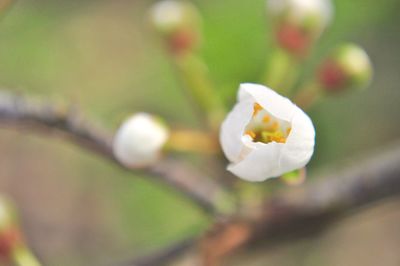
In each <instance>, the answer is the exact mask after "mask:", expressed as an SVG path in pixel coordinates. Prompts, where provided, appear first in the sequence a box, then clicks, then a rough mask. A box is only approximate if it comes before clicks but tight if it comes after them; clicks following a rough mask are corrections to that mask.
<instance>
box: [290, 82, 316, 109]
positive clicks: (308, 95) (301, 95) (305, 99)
mask: <svg viewBox="0 0 400 266" xmlns="http://www.w3.org/2000/svg"><path fill="white" fill-rule="evenodd" d="M322 92H323V90H322V89H321V87H320V86H319V85H318V84H317V83H316V82H311V83H309V84H307V85H306V86H304V87H303V88H302V89H300V90H299V92H298V93H297V94H296V95H295V97H294V102H295V103H296V104H297V105H298V106H299V107H300V108H302V109H303V110H307V109H309V108H311V107H312V106H313V105H314V104H315V103H316V102H317V101H318V100H319V99H320V98H321V96H322Z"/></svg>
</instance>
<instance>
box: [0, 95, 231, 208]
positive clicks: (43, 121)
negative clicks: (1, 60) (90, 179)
mask: <svg viewBox="0 0 400 266" xmlns="http://www.w3.org/2000/svg"><path fill="white" fill-rule="evenodd" d="M0 125H3V126H8V127H19V128H21V127H22V128H25V127H29V129H32V128H33V129H35V130H38V131H46V133H55V134H56V135H57V136H60V135H61V136H63V137H65V138H67V139H68V140H70V141H71V142H73V143H75V144H77V145H78V146H80V147H83V148H85V149H87V150H89V151H91V152H93V153H94V154H97V155H99V156H101V157H103V158H105V159H107V160H109V161H111V162H113V163H115V164H116V165H118V166H119V167H121V168H124V169H126V170H129V171H132V172H133V173H134V174H140V175H150V176H154V177H156V178H157V179H158V180H160V181H162V182H164V183H165V184H167V185H168V186H170V187H173V188H174V189H175V190H177V191H179V192H180V193H181V194H183V195H185V196H186V197H187V198H189V199H190V200H192V201H193V202H194V203H196V204H197V205H198V206H200V207H201V208H202V209H203V210H205V211H206V212H210V213H216V212H218V211H219V206H218V200H219V199H221V198H223V197H226V198H229V197H230V196H229V192H228V191H227V190H226V189H225V188H224V187H222V186H221V184H219V183H217V182H216V181H214V180H212V179H210V178H208V177H205V176H202V175H201V174H199V173H197V171H196V170H195V169H194V168H193V167H190V166H189V165H187V164H185V163H183V162H180V161H177V160H174V159H164V160H161V161H160V162H158V163H157V164H155V165H154V166H151V167H148V168H145V169H135V170H131V169H127V168H125V167H124V166H123V165H122V164H120V163H119V162H118V161H117V160H116V159H115V157H114V155H113V151H112V134H111V133H110V132H107V131H106V130H104V129H101V128H100V127H98V126H94V125H93V123H89V122H88V121H86V120H84V119H83V117H82V116H81V114H80V113H79V112H77V110H76V109H74V108H66V107H62V106H58V105H55V104H52V103H43V102H40V101H37V100H34V99H29V98H25V97H23V96H21V95H16V94H12V93H10V92H7V91H0Z"/></svg>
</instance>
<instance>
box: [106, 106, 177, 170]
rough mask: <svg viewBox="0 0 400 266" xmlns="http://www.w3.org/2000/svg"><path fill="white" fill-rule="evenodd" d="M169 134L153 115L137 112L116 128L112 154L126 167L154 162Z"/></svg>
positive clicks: (141, 165)
mask: <svg viewBox="0 0 400 266" xmlns="http://www.w3.org/2000/svg"><path fill="white" fill-rule="evenodd" d="M168 136H169V132H168V129H167V128H166V127H165V126H164V125H163V124H162V123H161V121H159V120H158V119H157V118H155V117H154V116H152V115H150V114H147V113H137V114H135V115H133V116H131V117H130V118H128V119H127V120H126V121H125V122H124V123H123V124H122V125H121V127H120V128H119V129H118V131H117V133H116V135H115V137H114V142H113V150H114V155H115V157H116V158H117V159H118V161H120V162H121V163H122V164H124V165H125V166H127V167H132V168H135V167H143V166H147V165H149V164H151V163H154V162H155V161H156V160H157V159H158V157H159V154H160V151H161V149H162V147H163V146H164V144H165V143H166V141H167V139H168Z"/></svg>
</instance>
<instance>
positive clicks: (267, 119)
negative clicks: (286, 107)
mask: <svg viewBox="0 0 400 266" xmlns="http://www.w3.org/2000/svg"><path fill="white" fill-rule="evenodd" d="M262 121H263V122H264V123H269V121H271V117H270V116H269V115H265V116H264V117H263V119H262Z"/></svg>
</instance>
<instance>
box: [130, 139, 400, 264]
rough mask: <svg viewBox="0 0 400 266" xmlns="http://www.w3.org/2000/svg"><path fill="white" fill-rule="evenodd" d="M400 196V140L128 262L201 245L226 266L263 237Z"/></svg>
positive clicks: (299, 230)
mask: <svg viewBox="0 0 400 266" xmlns="http://www.w3.org/2000/svg"><path fill="white" fill-rule="evenodd" d="M399 195H400V144H396V145H394V148H392V149H391V150H388V151H385V152H383V153H380V154H375V155H374V156H372V157H371V158H369V159H367V160H364V161H362V162H359V163H357V164H356V165H354V166H353V167H352V168H350V169H345V170H343V171H341V172H337V173H335V174H334V175H331V176H325V177H320V178H319V179H318V181H317V182H314V183H311V184H309V185H306V186H302V187H297V188H291V189H288V190H285V192H281V193H278V194H277V195H274V196H272V197H271V198H269V199H267V201H266V202H265V205H264V206H263V208H261V209H260V215H259V216H258V217H257V218H253V219H248V218H247V219H246V218H245V217H241V218H239V217H236V218H235V217H234V218H231V219H227V220H226V221H223V222H217V223H215V224H214V225H213V226H212V228H211V229H210V230H208V232H207V233H206V234H205V235H204V236H203V237H201V238H200V239H199V240H198V241H190V242H189V241H188V242H184V243H185V245H182V243H178V244H175V245H172V246H169V247H167V248H166V249H165V250H161V251H159V252H157V253H154V254H150V255H148V256H146V257H143V258H139V259H136V260H133V262H131V263H130V264H123V265H124V266H128V265H131V266H137V265H145V266H162V265H170V264H169V263H170V262H172V261H174V260H176V259H179V258H180V257H181V256H182V255H183V254H185V253H186V252H187V251H188V250H189V251H192V250H193V248H195V247H196V245H197V244H198V248H199V251H200V252H199V256H200V257H201V258H200V260H201V261H202V264H200V265H206V266H215V265H220V264H221V262H222V260H223V259H224V257H226V256H227V255H229V254H232V253H233V252H234V251H235V250H237V249H238V248H241V247H246V246H247V245H249V244H252V243H257V242H261V241H262V243H263V245H264V246H265V244H269V245H273V244H277V243H279V242H282V241H287V240H295V239H299V238H301V237H303V236H309V235H312V234H315V233H318V232H321V230H323V229H325V228H326V227H328V226H329V225H330V224H331V223H333V222H335V221H337V220H338V219H340V218H341V217H343V216H345V215H346V214H348V213H351V212H355V211H357V210H359V209H360V208H362V207H364V206H366V205H368V204H371V203H374V202H376V201H379V200H382V199H384V198H387V197H390V196H399ZM171 250H172V251H174V252H171ZM138 263H139V264H138Z"/></svg>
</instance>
